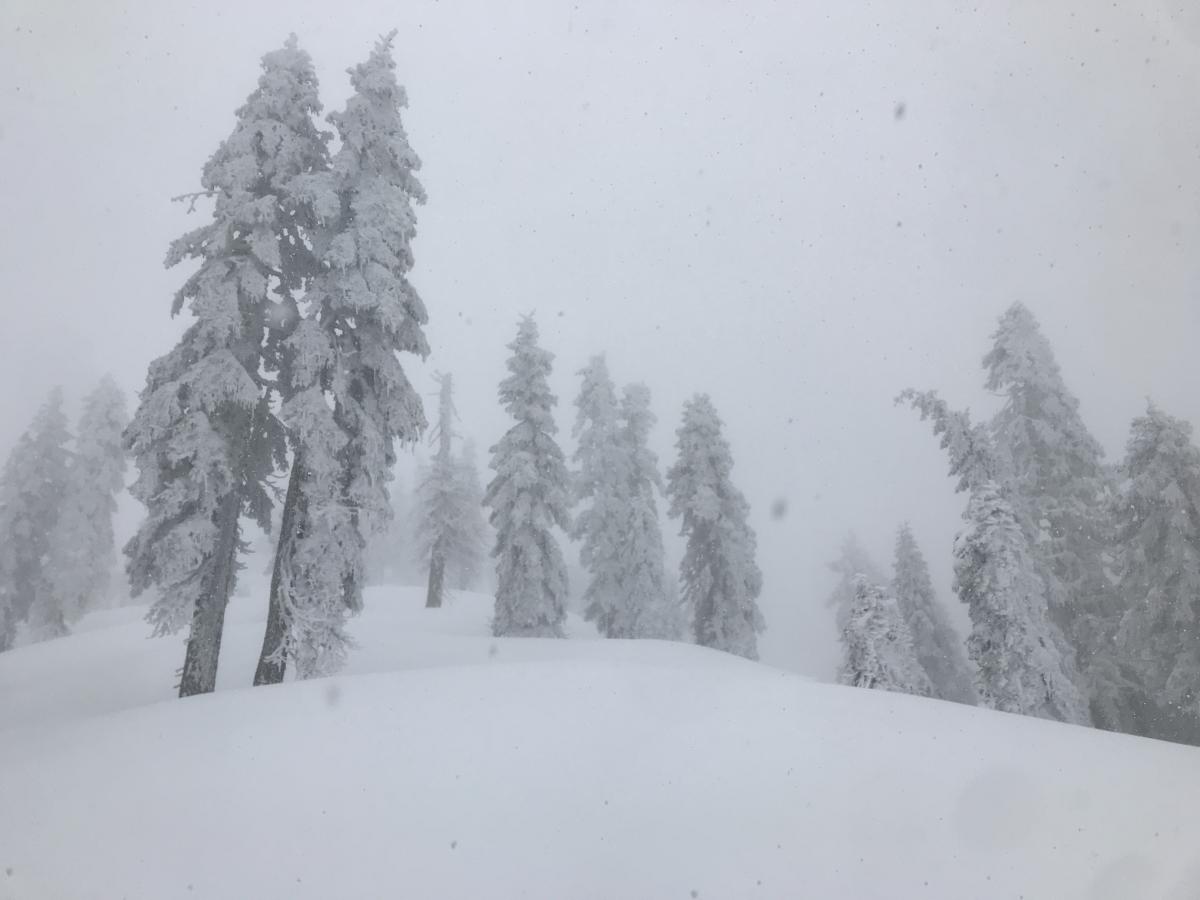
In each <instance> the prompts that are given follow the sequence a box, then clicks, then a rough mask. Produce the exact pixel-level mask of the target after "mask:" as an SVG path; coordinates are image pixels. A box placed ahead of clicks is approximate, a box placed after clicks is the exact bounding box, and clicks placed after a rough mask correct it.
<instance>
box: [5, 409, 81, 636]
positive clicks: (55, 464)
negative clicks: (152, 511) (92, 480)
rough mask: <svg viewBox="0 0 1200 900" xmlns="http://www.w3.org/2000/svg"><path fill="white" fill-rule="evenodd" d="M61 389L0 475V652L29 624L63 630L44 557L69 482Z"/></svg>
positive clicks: (46, 631)
mask: <svg viewBox="0 0 1200 900" xmlns="http://www.w3.org/2000/svg"><path fill="white" fill-rule="evenodd" d="M62 402H63V401H62V390H61V389H59V388H55V389H54V390H53V391H51V392H50V396H49V397H48V398H47V399H46V402H45V403H44V404H43V405H42V407H41V409H40V410H38V413H37V415H36V416H35V417H34V420H33V424H32V425H31V426H30V428H29V430H28V431H26V432H25V433H24V434H23V435H21V437H20V439H18V441H17V444H16V446H15V447H14V448H13V450H12V453H11V454H10V455H9V457H8V461H7V462H6V464H5V466H4V471H3V473H2V474H0V651H4V650H8V649H10V648H11V647H12V646H13V641H14V639H15V638H16V636H17V629H18V627H19V626H20V625H21V624H22V623H25V622H27V621H28V622H29V624H30V626H31V627H32V629H33V630H34V632H35V634H37V635H38V636H43V637H50V636H54V635H55V634H62V633H64V632H65V630H66V626H65V623H64V622H63V621H62V615H61V614H60V611H59V609H58V604H57V603H55V602H54V598H53V594H52V593H51V592H50V584H49V580H48V576H49V574H50V572H49V571H47V561H48V560H49V558H50V551H51V549H52V545H51V539H52V536H53V534H54V531H55V527H56V525H57V523H58V519H59V516H60V513H61V510H62V506H63V502H64V500H65V498H66V493H67V490H68V486H69V468H68V467H69V463H70V455H69V450H68V449H67V442H68V440H69V439H70V434H69V433H68V431H67V418H66V416H65V415H64V414H63V410H62Z"/></svg>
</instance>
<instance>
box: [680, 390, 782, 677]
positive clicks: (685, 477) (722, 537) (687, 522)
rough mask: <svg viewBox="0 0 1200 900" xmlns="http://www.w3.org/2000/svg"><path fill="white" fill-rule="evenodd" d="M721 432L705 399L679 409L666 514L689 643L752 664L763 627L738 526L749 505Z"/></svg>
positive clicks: (757, 575) (748, 546)
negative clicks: (674, 527) (674, 539)
mask: <svg viewBox="0 0 1200 900" xmlns="http://www.w3.org/2000/svg"><path fill="white" fill-rule="evenodd" d="M721 427H722V426H721V420H720V418H718V416H717V411H716V409H715V408H714V407H713V404H712V401H711V400H710V399H709V398H708V396H707V395H705V394H698V395H696V396H695V397H694V398H692V399H691V400H690V401H688V403H687V404H686V405H685V406H684V410H683V423H682V424H681V425H680V427H679V429H678V430H677V431H676V432H675V434H676V436H677V440H676V444H675V446H676V448H677V449H678V452H679V456H678V458H677V460H676V461H675V464H674V465H673V466H671V469H670V471H669V472H668V473H667V497H668V498H669V499H670V502H671V506H670V510H669V512H670V515H671V516H672V517H673V518H679V519H681V525H680V533H681V534H682V536H683V537H684V538H685V539H686V540H687V549H686V550H685V552H684V556H683V561H682V563H681V564H680V581H681V583H682V585H683V599H684V602H685V603H687V604H688V606H689V607H690V608H691V609H692V610H693V613H692V616H693V618H692V622H693V631H694V634H695V638H696V643H697V644H701V645H702V646H705V647H713V648H715V649H718V650H725V651H728V652H730V653H736V654H738V655H739V656H744V657H746V658H747V659H757V658H758V647H757V644H758V639H757V634H758V632H760V631H762V630H763V628H764V627H766V626H765V623H764V622H763V617H762V613H761V612H760V611H759V609H758V604H757V603H756V600H757V599H758V595H759V593H760V592H761V590H762V573H761V572H760V571H759V569H758V564H757V563H756V562H755V559H754V553H755V545H756V540H755V535H754V531H753V530H752V529H751V528H750V525H749V524H748V523H747V521H746V519H747V517H748V516H749V514H750V504H749V503H747V502H746V498H745V497H743V496H742V493H741V491H739V490H738V489H737V488H736V487H734V485H733V482H732V481H731V480H730V475H731V472H732V469H733V459H732V457H731V455H730V451H729V444H728V443H727V442H726V440H725V438H724V436H723V435H722V433H721Z"/></svg>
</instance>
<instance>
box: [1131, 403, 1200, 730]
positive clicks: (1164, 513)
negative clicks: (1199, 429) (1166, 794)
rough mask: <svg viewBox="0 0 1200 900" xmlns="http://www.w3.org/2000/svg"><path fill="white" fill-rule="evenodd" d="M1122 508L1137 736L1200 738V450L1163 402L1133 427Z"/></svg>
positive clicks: (1189, 432)
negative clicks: (1199, 716)
mask: <svg viewBox="0 0 1200 900" xmlns="http://www.w3.org/2000/svg"><path fill="white" fill-rule="evenodd" d="M1122 468H1123V474H1124V476H1125V481H1124V483H1123V487H1122V491H1121V496H1120V499H1119V502H1118V503H1117V508H1116V527H1117V537H1118V539H1119V541H1120V546H1121V548H1122V553H1121V556H1120V565H1119V572H1120V591H1121V595H1122V596H1123V597H1125V598H1126V601H1127V606H1126V609H1125V613H1124V615H1123V617H1122V619H1121V621H1120V627H1119V628H1118V629H1117V631H1116V647H1117V652H1118V655H1119V660H1120V663H1121V666H1122V669H1123V670H1124V671H1126V672H1128V673H1129V675H1130V679H1129V683H1130V684H1131V685H1136V686H1137V688H1135V690H1137V691H1138V693H1140V695H1141V696H1140V698H1139V699H1140V701H1141V702H1140V709H1139V712H1140V716H1139V720H1140V721H1138V722H1136V723H1135V726H1136V727H1137V730H1138V731H1139V732H1141V733H1144V734H1148V735H1150V736H1152V737H1162V738H1174V739H1179V738H1181V737H1183V738H1188V739H1191V740H1195V734H1196V717H1197V708H1198V707H1197V704H1198V703H1200V449H1197V447H1196V445H1195V443H1193V440H1192V428H1191V425H1189V424H1188V423H1187V422H1184V421H1182V420H1180V419H1176V418H1174V417H1173V416H1169V415H1167V414H1166V413H1164V412H1163V411H1162V410H1160V409H1159V408H1158V407H1156V406H1154V405H1153V404H1150V405H1149V408H1148V409H1147V410H1146V414H1145V415H1144V416H1140V417H1139V418H1137V419H1135V420H1134V421H1133V426H1132V429H1131V432H1130V437H1129V443H1128V447H1127V450H1126V454H1125V461H1124V465H1123V467H1122ZM1181 729H1190V731H1191V734H1190V735H1189V734H1186V733H1184V734H1181V733H1180V731H1181Z"/></svg>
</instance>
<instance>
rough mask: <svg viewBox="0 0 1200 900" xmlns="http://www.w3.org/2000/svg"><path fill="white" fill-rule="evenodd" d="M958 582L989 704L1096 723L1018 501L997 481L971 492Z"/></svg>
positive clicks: (959, 547) (957, 559)
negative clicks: (1015, 506) (1050, 605)
mask: <svg viewBox="0 0 1200 900" xmlns="http://www.w3.org/2000/svg"><path fill="white" fill-rule="evenodd" d="M954 589H955V591H956V592H957V594H958V596H959V598H960V599H962V601H963V602H964V603H966V604H967V606H968V608H969V610H970V613H971V622H972V626H973V627H972V629H971V636H970V637H969V638H968V639H967V648H968V653H969V654H970V657H971V659H972V660H974V661H975V665H976V666H978V668H979V685H978V688H979V694H980V697H981V699H982V700H983V703H984V705H986V706H989V707H991V708H992V709H999V710H1003V711H1005V712H1014V713H1021V714H1023V715H1027V716H1038V717H1040V718H1044V719H1057V720H1058V721H1060V722H1073V723H1076V724H1079V725H1087V724H1090V717H1089V714H1088V706H1087V701H1086V700H1085V698H1084V697H1083V695H1082V694H1081V693H1080V691H1079V689H1078V687H1077V685H1076V684H1075V681H1074V680H1073V679H1072V678H1071V677H1070V674H1069V673H1068V670H1067V667H1066V666H1065V665H1064V659H1069V656H1064V653H1063V651H1062V649H1061V648H1062V644H1063V639H1062V637H1061V635H1060V634H1059V633H1058V631H1057V628H1056V626H1055V625H1054V624H1053V623H1052V622H1051V620H1050V618H1049V613H1048V612H1047V609H1046V585H1045V583H1044V582H1043V581H1042V579H1041V576H1040V575H1039V574H1038V571H1037V566H1036V564H1035V562H1034V560H1033V559H1032V558H1031V557H1030V555H1029V552H1028V544H1027V542H1026V539H1025V535H1024V534H1023V533H1022V531H1021V526H1020V524H1019V523H1018V521H1017V517H1016V514H1015V513H1014V512H1013V510H1012V506H1011V505H1010V504H1009V502H1008V501H1007V500H1006V499H1005V498H1004V497H1003V496H1002V495H1001V492H1000V488H999V487H998V486H997V485H996V484H995V483H994V482H991V483H987V484H984V485H982V486H981V487H980V488H979V489H978V490H975V491H973V492H972V493H971V499H970V502H969V504H968V506H967V528H966V529H965V530H964V531H963V532H962V533H961V534H959V536H958V539H957V540H956V541H955V544H954Z"/></svg>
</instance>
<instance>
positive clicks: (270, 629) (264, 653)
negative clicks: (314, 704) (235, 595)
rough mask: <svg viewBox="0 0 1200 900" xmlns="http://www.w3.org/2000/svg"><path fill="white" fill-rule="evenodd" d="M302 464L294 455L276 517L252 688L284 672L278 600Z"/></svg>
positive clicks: (291, 538) (276, 680)
mask: <svg viewBox="0 0 1200 900" xmlns="http://www.w3.org/2000/svg"><path fill="white" fill-rule="evenodd" d="M301 476H302V461H301V459H300V454H299V452H297V454H296V458H295V459H294V460H293V461H292V473H291V475H290V476H289V477H288V489H287V496H286V497H285V498H284V501H283V512H282V513H281V514H280V516H279V540H278V541H277V542H276V545H275V565H274V568H273V569H272V570H271V597H270V600H269V601H268V606H267V630H266V633H265V634H264V635H263V644H262V650H261V651H260V652H259V654H258V668H257V669H255V670H254V684H255V686H256V687H257V686H258V685H260V684H279V683H280V682H281V681H283V675H284V672H285V671H286V670H287V656H286V654H285V652H284V648H283V635H284V629H285V624H286V623H285V622H284V620H283V601H282V598H281V597H280V591H281V590H282V587H283V585H282V582H283V566H284V563H285V562H286V561H287V557H288V555H289V554H290V553H291V551H292V543H293V541H294V539H295V531H296V519H297V518H298V517H297V515H296V507H297V506H298V505H299V503H300V479H301Z"/></svg>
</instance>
